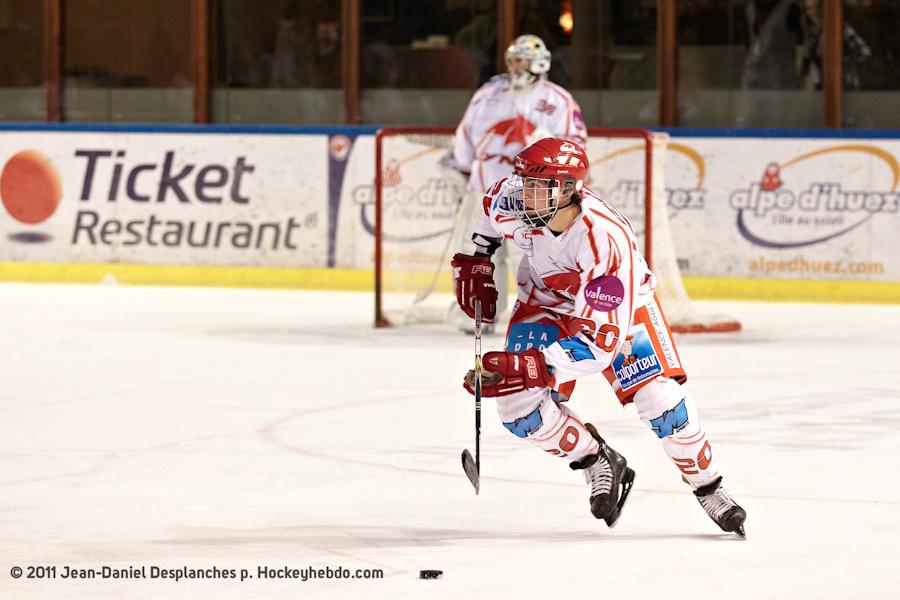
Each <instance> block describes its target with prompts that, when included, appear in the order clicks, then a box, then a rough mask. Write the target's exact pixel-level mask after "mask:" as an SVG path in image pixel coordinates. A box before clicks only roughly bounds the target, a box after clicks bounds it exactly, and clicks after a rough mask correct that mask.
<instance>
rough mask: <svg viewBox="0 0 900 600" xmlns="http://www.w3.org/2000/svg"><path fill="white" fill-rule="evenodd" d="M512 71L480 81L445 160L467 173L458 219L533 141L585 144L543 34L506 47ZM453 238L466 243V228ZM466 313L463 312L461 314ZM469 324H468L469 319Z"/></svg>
mask: <svg viewBox="0 0 900 600" xmlns="http://www.w3.org/2000/svg"><path fill="white" fill-rule="evenodd" d="M506 67H507V70H508V73H506V74H502V75H496V76H494V77H492V78H491V79H490V80H489V81H488V82H487V83H485V84H484V85H483V86H481V87H480V88H479V89H478V91H476V92H475V95H474V96H472V99H471V100H470V101H469V106H468V108H467V109H466V112H465V115H464V116H463V118H462V121H461V122H460V124H459V126H458V127H457V128H456V137H455V140H454V147H453V151H452V153H451V154H450V155H448V156H447V157H446V158H445V160H444V161H442V162H443V165H442V166H443V167H444V170H445V172H446V171H447V170H455V171H456V172H457V173H458V174H459V175H458V176H462V177H464V178H465V180H466V183H465V189H466V192H467V193H466V195H465V196H464V201H463V204H462V206H461V207H460V213H459V214H458V215H457V218H458V219H462V222H463V223H469V222H471V220H472V218H473V217H474V212H475V210H476V209H477V204H478V201H480V200H481V196H482V194H483V193H484V191H485V190H486V189H487V187H488V186H489V185H491V184H493V183H494V182H495V181H498V180H499V179H501V178H503V177H506V176H507V175H509V173H510V172H511V171H512V165H513V158H514V157H515V156H516V154H518V153H519V152H521V151H522V150H523V149H524V148H525V147H526V146H528V145H530V144H531V143H533V142H535V141H537V140H539V139H542V138H545V137H551V136H556V137H560V138H566V139H569V140H572V141H575V142H577V143H579V144H584V143H585V140H586V138H587V129H586V128H585V125H584V119H583V118H582V116H581V109H580V108H579V107H578V104H577V103H576V102H575V99H574V98H572V95H571V94H570V93H569V92H567V91H566V90H565V89H563V88H562V87H560V86H558V85H556V84H555V83H551V82H550V81H548V80H547V74H548V72H549V71H550V52H549V51H548V50H547V47H546V46H545V45H544V42H543V41H542V40H541V38H539V37H537V36H536V35H522V36H519V37H517V38H516V40H515V41H514V42H513V43H512V44H511V45H510V46H509V48H507V50H506ZM460 231H462V233H463V235H462V236H461V237H460V239H458V240H457V241H456V242H455V243H456V244H457V247H458V248H460V249H461V248H463V247H464V246H465V245H467V244H468V232H467V231H466V228H465V227H463V228H460ZM496 258H497V283H498V289H499V291H500V300H499V307H498V309H499V310H498V312H499V313H500V314H503V313H504V312H505V310H506V303H507V300H506V299H507V297H508V293H507V281H508V271H507V266H506V264H507V256H506V254H505V250H501V251H500V254H498V255H497V257H496ZM460 316H462V315H460ZM464 320H465V319H464ZM466 326H468V327H469V328H470V325H469V323H466Z"/></svg>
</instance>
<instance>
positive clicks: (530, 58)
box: [506, 34, 550, 91]
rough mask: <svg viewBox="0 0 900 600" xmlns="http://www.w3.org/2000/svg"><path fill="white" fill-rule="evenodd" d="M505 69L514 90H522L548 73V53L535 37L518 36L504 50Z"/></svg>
mask: <svg viewBox="0 0 900 600" xmlns="http://www.w3.org/2000/svg"><path fill="white" fill-rule="evenodd" d="M506 69H507V71H509V76H510V78H511V80H512V87H513V89H514V90H517V91H519V90H524V89H527V88H528V87H530V86H532V85H534V84H535V83H537V81H538V80H539V79H540V78H541V77H546V75H547V72H548V71H550V51H549V50H547V46H545V45H544V40H542V39H541V38H539V37H538V36H536V35H530V34H529V35H520V36H519V37H517V38H516V39H515V41H514V42H513V43H512V44H510V45H509V48H507V49H506Z"/></svg>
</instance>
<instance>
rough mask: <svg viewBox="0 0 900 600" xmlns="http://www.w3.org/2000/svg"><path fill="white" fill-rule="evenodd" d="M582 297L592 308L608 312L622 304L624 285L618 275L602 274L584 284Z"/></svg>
mask: <svg viewBox="0 0 900 600" xmlns="http://www.w3.org/2000/svg"><path fill="white" fill-rule="evenodd" d="M584 299H585V301H587V303H588V304H589V305H590V307H591V308H593V309H594V310H599V311H601V312H609V311H611V310H615V309H616V308H617V307H618V306H619V305H620V304H622V301H623V300H624V299H625V286H624V285H623V284H622V280H621V279H619V278H618V277H613V276H611V275H602V276H600V277H598V278H596V279H592V280H591V281H589V282H588V283H587V285H585V286H584Z"/></svg>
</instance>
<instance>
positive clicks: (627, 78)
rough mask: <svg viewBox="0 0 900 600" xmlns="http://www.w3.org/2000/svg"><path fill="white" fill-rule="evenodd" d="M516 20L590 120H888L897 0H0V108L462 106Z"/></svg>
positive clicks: (220, 114)
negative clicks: (831, 21) (831, 104)
mask: <svg viewBox="0 0 900 600" xmlns="http://www.w3.org/2000/svg"><path fill="white" fill-rule="evenodd" d="M825 2H832V3H833V5H832V6H831V10H833V11H835V12H836V13H837V17H838V18H839V19H840V21H839V23H840V32H841V33H840V46H839V47H840V52H839V54H829V53H828V52H825V51H824V46H825V43H824V40H825V36H824V35H823V29H824V28H823V18H822V14H823V3H825ZM665 6H669V7H670V8H671V9H674V17H673V18H674V30H675V36H674V40H671V41H669V40H668V38H667V37H666V35H665V31H664V30H662V29H661V27H660V22H661V20H660V18H659V16H660V10H663V9H664V7H665ZM504 11H508V12H507V14H508V15H510V16H509V17H505V18H506V19H507V22H504V21H503V19H504V16H503V15H504ZM48 13H52V14H48ZM510 18H511V19H512V23H508V21H509V19H510ZM832 18H834V17H832ZM520 33H534V34H537V35H539V36H541V37H542V38H543V39H544V40H545V42H546V43H547V45H548V47H549V48H550V50H551V51H552V53H553V67H552V70H551V73H550V77H551V79H552V80H554V81H557V82H559V83H561V84H562V85H564V86H565V87H566V88H568V89H569V90H571V91H572V93H573V94H574V96H575V97H576V99H577V100H578V102H579V103H580V105H581V107H582V109H583V110H584V113H585V115H584V116H585V119H586V121H587V123H588V124H589V125H590V126H645V127H646V126H656V125H676V126H693V127H803V128H805V127H822V126H825V125H831V126H843V127H863V128H900V93H898V92H900V63H898V60H900V0H844V1H841V0H593V1H589V0H265V1H261V0H128V1H127V2H121V1H116V0H43V1H42V0H0V56H2V59H0V120H4V121H45V120H65V121H77V122H140V123H179V122H185V123H189V122H196V121H200V122H214V123H242V124H256V123H259V124H263V123H266V124H272V123H277V124H282V123H283V124H321V125H327V124H356V123H363V124H377V125H382V124H418V125H441V126H443V125H454V124H455V123H456V122H458V120H459V119H460V117H461V115H462V112H463V110H464V108H465V105H466V103H467V102H468V100H469V98H470V97H471V94H472V92H473V90H474V89H475V88H477V86H478V85H480V84H481V83H483V82H484V81H486V80H487V79H488V78H489V77H491V76H492V75H493V74H495V73H497V72H498V68H499V69H502V64H501V65H498V62H497V57H498V45H499V44H502V43H503V42H502V40H503V39H504V36H505V37H506V38H509V37H510V35H518V34H520ZM498 40H499V42H498ZM829 56H832V57H833V58H831V59H829V58H828V57H829ZM48 57H49V58H48ZM661 57H662V58H661ZM54 60H55V61H56V63H54ZM660 60H671V61H672V63H671V65H672V66H670V67H667V68H669V69H670V71H671V73H672V74H673V75H674V85H670V86H668V87H666V86H662V85H660V81H665V77H661V76H660V66H661V65H658V63H659V62H660ZM837 62H839V63H840V64H836V63H837ZM348 65H349V66H348ZM57 72H58V73H59V74H58V76H54V73H57ZM48 73H49V74H50V75H49V76H48ZM829 74H831V75H832V76H836V77H839V78H840V87H839V91H838V92H837V93H838V94H839V96H840V103H839V115H838V119H839V123H827V118H826V117H824V116H823V114H824V113H825V112H827V111H823V93H824V92H823V82H827V80H828V76H829ZM48 78H49V79H50V81H48ZM54 79H55V81H54ZM198 89H200V90H201V91H202V93H203V96H204V101H203V103H201V104H202V105H203V108H201V109H198V103H197V95H198ZM348 96H349V98H350V101H349V102H348ZM661 102H662V103H666V102H668V103H670V104H671V105H672V106H674V110H673V111H672V112H671V113H669V114H670V115H673V116H670V117H669V118H668V120H669V121H671V122H662V121H665V120H666V119H664V118H662V117H661V116H660V114H661V111H660V103H661ZM351 113H352V114H351Z"/></svg>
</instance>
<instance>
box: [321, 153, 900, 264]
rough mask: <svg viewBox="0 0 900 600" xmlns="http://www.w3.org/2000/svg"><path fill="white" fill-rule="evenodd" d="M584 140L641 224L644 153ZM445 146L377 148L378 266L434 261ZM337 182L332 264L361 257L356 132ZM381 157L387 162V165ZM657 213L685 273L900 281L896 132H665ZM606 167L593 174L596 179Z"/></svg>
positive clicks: (441, 220)
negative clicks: (381, 229) (854, 135)
mask: <svg viewBox="0 0 900 600" xmlns="http://www.w3.org/2000/svg"><path fill="white" fill-rule="evenodd" d="M613 143H614V144H618V145H619V146H621V147H622V150H615V147H613V150H610V147H609V142H604V144H605V145H603V146H599V145H598V142H597V140H591V141H590V142H589V144H588V151H589V155H590V157H591V159H592V160H593V161H597V157H600V159H601V161H602V162H599V163H598V164H596V165H592V169H591V172H592V177H593V183H592V186H595V187H596V188H597V189H600V190H602V192H603V195H604V196H605V197H606V198H607V199H608V200H609V201H610V203H612V204H613V206H615V207H616V208H618V209H620V210H622V212H624V213H625V214H626V215H628V216H629V218H631V219H632V220H633V222H634V225H635V229H636V231H637V232H638V234H639V235H642V233H643V224H642V222H640V219H641V217H640V214H639V211H640V208H641V207H642V204H643V196H644V188H643V186H644V181H645V176H644V174H643V163H642V161H641V160H640V158H641V154H640V152H637V151H635V150H636V149H637V148H638V146H636V145H635V144H634V142H633V141H625V140H616V141H614V142H613ZM442 152H443V150H441V149H437V148H434V149H431V150H428V149H423V148H422V147H419V146H418V145H416V144H415V143H411V142H409V141H408V140H404V139H403V138H397V139H395V140H391V141H390V142H388V143H386V145H385V154H386V162H385V174H384V175H385V196H384V198H385V212H384V219H385V234H384V237H383V241H384V244H385V245H384V247H385V252H386V262H388V263H391V264H393V265H394V266H395V267H396V268H398V269H417V268H421V269H423V270H428V269H432V268H433V265H434V264H435V261H437V260H440V254H441V253H442V251H443V250H444V248H445V246H446V240H447V236H448V235H449V234H450V229H451V227H452V226H453V216H454V214H455V210H454V208H453V207H454V205H455V202H456V201H455V200H454V199H453V196H454V193H455V192H454V190H452V189H451V187H452V186H451V185H450V184H449V183H447V182H445V181H444V180H443V178H442V177H441V173H440V172H439V170H438V169H437V161H438V160H439V159H440V156H441V154H442ZM347 160H348V161H349V164H348V166H347V169H346V171H345V172H344V178H343V182H342V185H341V187H340V190H341V191H340V197H339V202H338V204H339V217H338V224H337V228H336V243H335V245H336V262H335V264H336V266H339V267H357V268H368V267H371V266H372V264H373V263H372V260H373V254H372V249H373V238H372V236H373V233H374V219H375V215H374V189H373V179H374V143H373V138H372V137H371V136H360V137H357V138H356V140H355V143H354V144H353V147H352V149H351V151H350V152H349V158H348V159H347ZM392 161H393V162H392ZM664 164H665V169H664V173H663V175H664V186H665V190H666V192H665V193H666V196H667V206H668V213H669V214H668V219H669V225H670V229H671V235H672V240H673V245H674V248H675V253H676V258H677V260H678V265H679V268H680V270H681V272H682V274H683V275H688V276H690V275H695V276H710V277H726V278H727V277H742V278H744V277H746V278H760V279H811V280H851V281H852V280H868V281H900V236H898V235H897V232H898V231H900V215H898V203H900V191H898V181H900V140H893V139H878V140H866V139H846V138H746V137H741V138H721V137H716V138H695V137H683V138H678V137H677V136H675V137H673V138H672V139H671V140H670V142H669V144H668V148H667V150H666V153H665V161H664ZM610 174H612V176H611V177H608V178H607V179H604V177H606V176H607V175H610Z"/></svg>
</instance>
